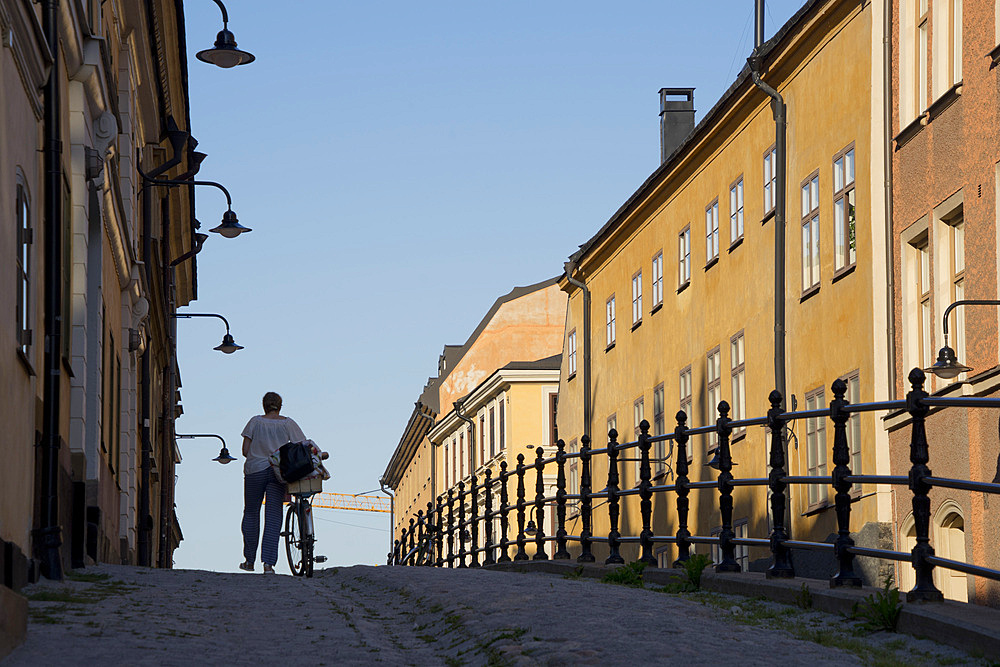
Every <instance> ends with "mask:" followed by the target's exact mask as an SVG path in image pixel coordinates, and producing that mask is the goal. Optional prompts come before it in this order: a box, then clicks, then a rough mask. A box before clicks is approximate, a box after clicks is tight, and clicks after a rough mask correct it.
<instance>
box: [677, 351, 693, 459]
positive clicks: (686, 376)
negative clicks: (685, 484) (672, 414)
mask: <svg viewBox="0 0 1000 667" xmlns="http://www.w3.org/2000/svg"><path fill="white" fill-rule="evenodd" d="M691 368H692V367H691V366H686V367H685V368H682V369H681V372H680V373H679V374H678V380H679V384H678V388H679V393H678V395H679V396H680V400H679V401H678V404H679V405H680V409H681V411H682V412H684V414H686V415H687V426H688V428H691V427H693V426H694V425H695V424H694V397H693V390H692V387H693V385H692V382H691V378H692V370H691ZM693 449H694V448H693V447H692V446H691V445H690V444H689V445H688V448H687V459H688V463H690V462H691V461H692V460H693V459H694V451H693Z"/></svg>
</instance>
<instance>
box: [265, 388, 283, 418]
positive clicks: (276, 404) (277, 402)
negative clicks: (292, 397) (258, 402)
mask: <svg viewBox="0 0 1000 667" xmlns="http://www.w3.org/2000/svg"><path fill="white" fill-rule="evenodd" d="M262 403H263V404H264V412H265V413H267V412H278V411H279V410H281V396H279V395H278V394H277V393H275V392H273V391H269V392H267V393H266V394H264V400H263V401H262Z"/></svg>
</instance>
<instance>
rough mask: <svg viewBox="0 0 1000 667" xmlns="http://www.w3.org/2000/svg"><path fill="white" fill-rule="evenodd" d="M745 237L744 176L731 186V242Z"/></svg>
mask: <svg viewBox="0 0 1000 667" xmlns="http://www.w3.org/2000/svg"><path fill="white" fill-rule="evenodd" d="M741 238H743V177H742V176H740V177H739V179H737V181H736V182H735V183H733V185H732V186H731V187H730V188H729V243H730V244H733V243H736V242H737V241H739V240H740V239H741Z"/></svg>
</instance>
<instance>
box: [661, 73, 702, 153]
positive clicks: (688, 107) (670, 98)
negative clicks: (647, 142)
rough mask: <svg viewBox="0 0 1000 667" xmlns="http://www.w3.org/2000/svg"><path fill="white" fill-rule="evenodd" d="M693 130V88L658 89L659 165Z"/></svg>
mask: <svg viewBox="0 0 1000 667" xmlns="http://www.w3.org/2000/svg"><path fill="white" fill-rule="evenodd" d="M692 130H694V88H660V164H663V163H664V162H666V161H667V158H668V157H670V154H671V153H673V152H674V150H675V149H676V148H677V147H678V146H680V145H681V142H682V141H684V140H685V139H687V136H688V135H689V134H691V131H692Z"/></svg>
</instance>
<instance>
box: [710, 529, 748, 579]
mask: <svg viewBox="0 0 1000 667" xmlns="http://www.w3.org/2000/svg"><path fill="white" fill-rule="evenodd" d="M749 525H750V523H749V521H748V520H747V519H741V520H739V521H735V522H734V523H733V537H734V538H735V539H746V538H747V537H749V532H748V529H749ZM721 535H722V526H719V527H717V528H713V529H712V537H719V536H721ZM734 550H735V552H736V553H735V560H736V562H737V563H738V564H739V566H740V568H741V570H742V571H743V572H746V571H747V570H748V568H749V567H750V547H748V546H746V545H742V544H737V545H734ZM712 562H713V563H715V564H719V563H721V562H722V548H721V547H720V546H719V545H718V544H713V545H712Z"/></svg>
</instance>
